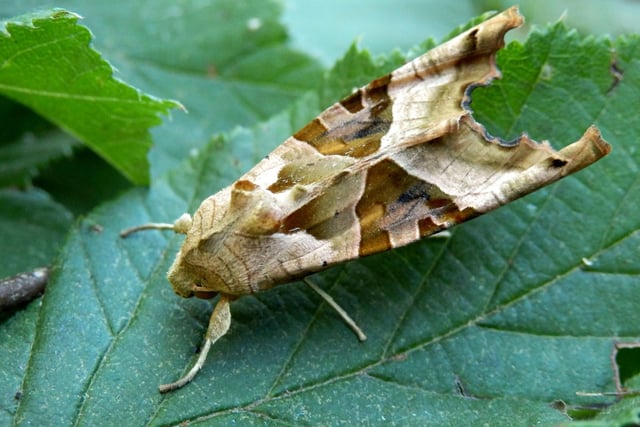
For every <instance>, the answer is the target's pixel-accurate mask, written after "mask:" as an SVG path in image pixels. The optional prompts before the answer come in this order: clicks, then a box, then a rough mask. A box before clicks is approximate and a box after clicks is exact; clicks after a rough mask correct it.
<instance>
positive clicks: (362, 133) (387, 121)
mask: <svg viewBox="0 0 640 427" xmlns="http://www.w3.org/2000/svg"><path fill="white" fill-rule="evenodd" d="M390 80H391V75H387V76H385V77H382V78H380V79H377V80H374V81H372V82H371V83H369V85H367V86H366V87H364V88H362V89H359V90H357V91H356V92H354V93H353V94H352V95H350V96H348V97H346V98H345V99H343V100H342V101H340V102H339V103H337V104H334V105H333V106H332V107H330V108H329V109H328V110H327V111H325V112H324V113H323V114H321V115H320V116H319V117H318V118H316V119H315V120H313V121H311V123H309V124H308V125H306V126H305V127H304V128H302V129H301V130H299V131H298V132H297V133H296V134H295V135H294V138H296V139H297V140H299V141H304V142H307V143H308V144H310V145H312V146H313V147H314V148H315V149H316V150H318V151H319V152H320V153H322V154H324V155H342V156H349V157H365V156H368V155H371V154H373V153H375V152H377V151H378V149H379V148H380V140H381V139H382V137H383V136H384V135H386V133H387V132H388V131H389V127H390V126H391V121H392V119H393V117H392V111H391V106H392V101H391V98H389V95H388V93H387V88H388V85H389V82H390Z"/></svg>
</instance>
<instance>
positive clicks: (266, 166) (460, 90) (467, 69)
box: [122, 7, 611, 392]
mask: <svg viewBox="0 0 640 427" xmlns="http://www.w3.org/2000/svg"><path fill="white" fill-rule="evenodd" d="M522 22H523V18H522V16H520V14H519V13H518V10H517V8H515V7H513V8H511V9H508V10H506V11H504V12H502V13H500V14H498V15H496V16H494V17H493V18H491V19H489V20H487V21H485V22H483V23H482V24H480V25H478V26H476V27H474V28H471V29H469V30H468V31H466V32H464V33H462V34H460V35H459V36H457V37H455V38H453V39H451V40H450V41H448V42H446V43H444V44H442V45H440V46H437V47H435V48H434V49H432V50H430V51H429V52H427V53H425V54H424V55H422V56H420V57H418V58H416V59H414V60H413V61H411V62H408V63H406V64H405V65H403V66H402V67H400V68H398V69H397V70H395V71H393V72H392V73H390V74H388V75H386V76H384V77H381V78H379V79H377V80H374V81H372V82H371V83H369V84H368V85H367V86H364V87H362V88H360V89H358V90H356V91H354V92H353V93H352V94H351V95H350V96H348V97H347V98H345V99H343V100H342V101H340V102H338V103H336V104H334V105H332V106H331V107H329V108H328V109H326V110H325V111H324V112H323V113H321V114H320V115H319V116H318V117H316V118H315V119H313V120H312V121H311V122H310V123H309V124H307V125H306V126H305V127H303V128H302V129H301V130H300V131H298V132H297V133H296V134H294V135H293V136H291V137H290V138H288V139H287V140H286V141H285V142H284V143H283V144H282V145H280V146H279V147H277V148H276V149H275V150H274V151H273V152H272V153H271V154H269V155H268V156H267V157H266V158H265V159H264V160H262V161H261V162H260V163H258V164H257V165H255V166H254V167H253V168H252V169H251V170H250V171H249V172H247V173H246V174H245V175H244V176H242V177H241V178H240V179H238V180H237V181H236V182H235V183H233V184H232V185H230V186H229V187H227V188H225V189H223V190H221V191H220V192H218V193H216V194H214V195H212V196H210V197H208V198H207V199H205V200H204V201H203V202H202V204H201V205H200V207H199V208H198V210H197V211H196V213H195V214H194V216H193V218H192V217H191V216H190V215H188V214H184V215H183V216H182V217H181V218H179V219H178V220H177V221H176V222H175V223H173V224H146V225H143V226H139V227H134V228H132V229H129V230H125V231H123V233H122V235H123V236H125V235H128V234H130V233H132V232H134V231H137V230H141V229H158V228H168V229H172V230H174V231H175V232H177V233H182V234H186V238H185V241H184V243H183V245H182V248H181V249H180V252H179V253H178V254H177V256H176V259H175V261H174V263H173V265H172V266H171V268H170V270H169V273H168V279H169V281H170V282H171V284H172V286H173V289H174V290H175V292H176V293H177V294H178V295H180V296H182V297H191V296H197V297H201V298H211V297H213V296H215V295H217V294H219V295H220V297H219V299H218V301H217V303H216V305H215V308H214V310H213V314H212V315H211V320H210V322H209V327H208V330H207V332H206V336H205V342H204V346H203V348H202V350H201V352H200V354H199V357H198V359H197V361H196V362H195V364H194V366H193V367H192V368H191V370H189V372H188V373H186V374H185V375H184V376H183V377H182V378H181V379H179V380H178V381H176V382H173V383H170V384H166V385H162V386H160V391H161V392H167V391H170V390H174V389H177V388H180V387H182V386H184V385H185V384H187V383H188V382H189V381H191V380H192V379H193V378H194V377H195V375H196V374H197V372H198V371H199V369H200V368H201V367H202V366H203V364H204V362H205V359H206V357H207V353H208V351H209V349H210V347H211V345H212V344H213V343H214V342H215V341H216V340H217V339H218V338H220V337H221V336H222V335H224V334H225V333H226V332H227V331H228V329H229V325H230V322H231V313H230V311H229V304H230V302H231V301H233V300H235V299H237V298H238V297H240V296H243V295H250V294H253V293H255V292H260V291H263V290H265V289H269V288H271V287H273V286H276V285H278V284H282V283H286V282H291V281H294V280H297V279H301V278H304V277H305V276H308V275H309V274H311V273H314V272H317V271H319V270H322V269H325V268H328V267H331V266H333V265H335V264H338V263H342V262H345V261H348V260H352V259H355V258H359V257H362V256H365V255H370V254H374V253H377V252H381V251H386V250H389V249H392V248H396V247H399V246H403V245H406V244H408V243H411V242H415V241H416V240H419V239H421V238H423V237H425V236H429V235H431V234H433V233H436V232H439V231H441V230H444V229H447V228H449V227H451V226H453V225H455V224H458V223H461V222H463V221H466V220H468V219H471V218H473V217H476V216H478V215H481V214H483V213H485V212H488V211H491V210H493V209H495V208H497V207H499V206H502V205H504V204H506V203H509V202H510V201H512V200H515V199H517V198H519V197H521V196H524V195H525V194H528V193H530V192H532V191H535V190H537V189H539V188H541V187H544V186H545V185H547V184H550V183H552V182H554V181H556V180H558V179H560V178H562V177H564V176H566V175H570V174H572V173H574V172H576V171H578V170H580V169H582V168H584V167H586V166H588V165H590V164H591V163H593V162H595V161H596V160H598V159H600V158H602V157H603V156H605V155H606V154H607V153H609V151H610V150H611V147H610V146H609V144H607V143H606V142H605V141H604V140H603V139H602V137H601V135H600V132H599V131H598V129H597V128H595V127H593V126H592V127H590V128H588V129H587V131H586V132H585V133H584V135H583V136H582V138H580V139H579V140H578V141H577V142H574V143H573V144H571V145H569V146H567V147H565V148H564V149H562V150H560V151H558V152H556V151H554V150H553V149H552V148H551V147H550V146H549V145H548V144H547V143H546V142H545V143H540V144H539V143H536V142H535V141H533V140H531V139H529V138H528V137H527V136H526V135H522V136H521V137H520V138H518V139H517V140H515V141H512V142H505V141H502V140H500V139H498V138H493V137H491V136H489V135H488V134H487V132H486V130H485V129H484V127H483V126H482V125H480V124H479V123H477V122H476V121H475V120H474V118H473V117H472V112H471V110H470V109H469V108H468V105H469V103H470V95H471V91H472V90H473V89H474V88H475V87H477V86H480V85H487V84H489V83H490V81H491V80H492V79H494V78H498V77H499V76H500V73H499V71H498V69H497V67H496V65H495V55H496V52H497V50H498V49H500V48H501V47H502V46H503V45H504V40H503V38H504V34H505V33H506V32H507V31H508V30H510V29H512V28H515V27H518V26H520V25H521V24H522ZM306 283H308V284H309V285H310V286H311V287H312V288H313V289H314V290H315V291H317V292H319V293H320V295H321V296H322V297H323V298H324V299H325V300H326V301H327V302H328V303H329V304H331V306H332V307H334V308H336V310H338V312H339V314H340V315H341V316H342V318H343V319H345V321H347V323H348V324H349V326H350V327H351V328H352V329H353V330H354V331H355V332H356V333H357V334H358V337H359V338H360V339H365V336H364V334H363V333H362V331H361V330H360V329H359V328H358V326H357V325H356V324H355V322H353V321H352V320H351V319H350V318H349V316H348V315H347V314H346V313H345V312H344V311H343V310H342V309H340V307H339V306H338V305H337V304H336V303H335V301H333V300H332V299H331V297H329V296H328V295H327V294H325V293H324V292H323V291H322V290H321V289H319V288H318V287H316V286H315V285H313V284H312V283H311V282H308V281H306Z"/></svg>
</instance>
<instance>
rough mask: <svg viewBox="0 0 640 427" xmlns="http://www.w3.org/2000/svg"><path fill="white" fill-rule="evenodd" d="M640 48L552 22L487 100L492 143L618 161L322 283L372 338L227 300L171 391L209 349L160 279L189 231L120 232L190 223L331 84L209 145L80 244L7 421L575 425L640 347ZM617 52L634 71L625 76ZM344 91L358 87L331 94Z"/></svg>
mask: <svg viewBox="0 0 640 427" xmlns="http://www.w3.org/2000/svg"><path fill="white" fill-rule="evenodd" d="M639 45H640V40H638V38H636V37H629V38H623V39H618V40H616V42H615V43H613V46H611V43H609V42H607V41H605V40H594V39H587V40H584V39H582V38H580V37H578V36H577V35H575V34H574V33H571V32H568V31H567V30H566V29H565V28H564V27H562V26H554V27H552V28H550V29H549V30H547V31H544V32H540V33H536V34H535V35H533V36H532V37H531V39H530V41H529V42H527V43H526V44H525V45H524V46H521V45H518V44H513V45H510V46H509V47H508V48H507V49H506V50H505V52H504V53H503V54H501V55H500V57H499V60H500V66H501V68H502V70H503V73H504V80H503V81H501V82H495V83H494V85H493V86H492V87H491V88H487V89H476V90H475V91H474V94H473V95H474V103H473V107H474V109H475V110H476V111H477V115H478V117H481V118H482V120H484V122H486V123H487V124H488V126H489V129H490V131H491V132H492V133H494V134H496V135H501V136H505V137H511V136H513V135H515V134H517V133H519V132H520V131H521V130H527V131H529V132H531V134H532V136H534V137H536V138H542V137H546V138H549V139H550V140H552V142H553V144H554V145H555V146H556V148H559V147H560V146H563V145H566V144H567V143H569V142H572V141H573V140H575V139H577V137H578V136H579V135H580V134H581V133H582V132H583V131H584V129H585V128H586V126H587V125H589V124H590V123H592V122H595V123H596V124H597V125H598V126H600V127H601V129H602V130H603V133H604V135H605V137H606V138H607V139H608V140H609V142H610V143H611V144H612V145H613V152H612V154H611V155H609V156H608V157H607V158H605V159H604V160H602V161H600V162H598V163H597V164H596V165H594V166H592V167H590V168H588V169H586V170H584V171H582V172H580V173H579V174H576V175H575V176H572V177H570V178H567V179H565V180H563V181H562V182H560V183H558V184H555V185H553V186H552V187H550V188H547V189H545V190H542V191H539V192H537V193H534V194H532V195H530V196H528V197H526V198H524V199H522V200H520V201H517V202H515V203H512V204H510V205H508V206H506V207H504V208H501V209H500V210H498V211H497V212H494V213H492V214H490V215H486V216H484V217H481V218H479V219H477V220H474V221H472V222H470V223H467V224H464V225H461V226H459V227H457V228H456V229H455V230H454V231H453V234H452V236H451V237H450V238H447V239H428V240H425V241H422V242H420V243H417V244H414V245H411V246H409V247H405V248H401V249H399V250H394V251H391V252H388V253H385V254H380V255H376V256H372V257H369V258H365V259H362V260H359V261H355V262H351V263H348V264H345V265H343V266H340V267H337V268H334V269H331V270H329V271H327V272H324V273H322V274H318V275H315V276H314V277H313V280H314V281H315V282H316V283H318V284H319V285H320V286H321V287H323V288H324V289H325V290H327V291H328V292H329V293H330V294H331V295H332V296H333V297H334V298H335V299H336V300H337V301H338V302H339V303H340V304H341V305H342V306H343V307H344V308H345V309H346V310H347V311H348V312H349V313H350V314H351V315H352V317H354V318H355V319H356V320H357V321H358V323H359V324H360V325H361V326H362V327H363V328H364V329H365V331H366V332H367V335H368V337H369V339H368V340H367V341H366V342H364V343H360V342H358V341H357V340H356V339H355V338H354V337H353V335H352V333H351V331H350V330H348V329H347V328H346V327H345V326H344V325H343V324H342V323H341V321H340V319H339V318H338V317H337V316H336V315H335V313H334V312H332V311H331V309H329V308H328V307H326V306H325V305H324V304H323V303H322V302H321V301H320V299H319V298H318V297H317V296H316V295H315V294H313V293H312V292H311V291H310V290H308V289H307V288H306V287H303V286H302V285H301V284H299V283H293V284H289V285H284V286H280V287H277V288H275V289H273V290H271V291H268V292H264V293H261V294H258V295H256V296H251V297H245V298H242V299H240V300H238V301H237V302H234V303H233V305H232V315H233V322H232V325H231V330H230V332H229V334H228V335H226V336H225V337H223V338H222V339H221V340H220V341H219V342H218V343H217V344H216V345H215V346H214V348H213V349H212V351H211V353H210V355H209V359H208V361H207V363H206V364H205V367H204V369H203V370H202V372H201V373H200V374H199V375H198V376H197V377H196V379H195V380H194V382H193V383H192V384H190V385H188V386H187V387H185V388H183V389H181V390H179V391H177V392H174V393H171V394H168V395H160V394H159V393H158V392H157V385H158V384H160V383H163V382H167V381H172V380H174V379H176V378H177V377H178V376H179V375H181V373H183V372H184V369H185V368H186V367H187V366H189V365H190V363H192V362H193V360H194V358H195V357H196V355H195V354H194V353H195V351H196V349H197V348H198V346H199V345H200V344H201V342H202V336H203V333H204V330H205V329H206V325H207V323H208V317H209V315H210V312H211V306H210V304H209V303H208V302H207V301H202V300H183V299H180V298H178V297H177V296H175V295H174V294H173V292H172V290H171V288H170V286H169V285H168V283H167V281H166V279H165V277H164V275H165V272H166V270H167V269H168V267H169V265H170V264H171V262H172V261H173V257H174V256H175V253H176V251H177V249H178V248H179V245H180V242H181V240H182V237H178V236H173V235H171V234H170V233H161V232H149V233H143V234H139V235H134V236H132V237H130V238H129V239H126V240H122V239H120V238H119V237H118V232H119V231H120V230H122V229H124V228H126V227H128V226H131V225H135V224H139V223H144V222H148V221H151V220H153V221H170V220H172V219H173V218H175V217H177V216H178V215H180V214H181V213H182V212H184V211H193V210H194V209H195V208H196V207H197V205H198V204H199V202H200V200H201V199H202V198H204V197H206V196H207V195H209V194H211V193H213V192H215V191H216V190H217V189H220V188H222V187H224V186H225V185H228V184H229V183H231V182H233V180H235V179H236V178H237V177H238V176H239V175H240V174H241V173H242V172H244V171H245V170H247V169H248V168H249V167H251V166H252V165H253V164H254V163H255V162H256V161H257V160H259V159H260V158H262V157H263V156H264V155H265V154H266V153H268V151H269V150H270V149H272V148H273V147H275V146H276V145H277V144H278V143H279V142H280V141H281V140H283V139H284V138H285V137H286V136H288V135H289V134H290V133H291V132H292V131H294V130H295V129H296V128H298V127H299V126H300V125H302V124H303V123H304V122H305V121H306V120H308V119H309V118H310V117H312V116H313V115H314V114H317V113H318V112H319V111H320V108H321V106H322V107H324V106H325V105H323V102H324V100H325V97H326V96H328V95H327V94H326V93H325V92H326V91H328V89H325V92H323V94H321V95H314V94H309V95H307V96H306V97H304V98H303V99H301V100H300V101H299V102H298V103H297V104H296V105H295V106H294V107H293V108H292V110H291V111H290V112H289V113H286V114H281V115H279V116H277V117H274V118H272V119H270V120H268V121H266V122H264V123H262V124H260V125H257V126H255V127H254V128H252V129H251V130H247V129H237V130H235V131H233V132H230V133H229V134H228V135H226V136H224V137H220V138H216V139H214V140H213V141H211V142H210V143H209V144H208V145H207V146H202V147H203V148H202V149H200V151H199V153H198V154H197V155H195V156H193V157H192V158H190V159H188V160H186V161H184V162H183V163H181V164H180V165H179V166H178V167H176V168H174V169H173V170H171V171H170V172H168V173H167V174H166V175H163V176H161V177H159V178H158V179H157V180H156V181H154V182H153V184H152V186H151V188H150V189H149V190H142V189H135V190H131V191H129V192H127V193H125V194H124V195H122V196H121V197H120V198H118V199H116V200H114V201H112V202H109V203H105V204H103V205H102V206H100V207H99V208H98V209H96V210H95V211H94V212H92V213H91V214H90V215H89V216H88V217H87V218H85V219H84V220H83V221H82V222H80V223H79V224H78V226H77V227H75V228H74V229H73V231H72V233H71V235H70V236H69V237H68V240H67V243H66V245H65V248H64V255H63V257H62V260H61V263H60V268H59V269H58V270H57V271H56V272H55V273H54V277H53V278H52V281H51V284H50V287H49V289H48V291H47V294H46V295H45V298H44V302H43V306H42V311H41V313H40V317H39V319H38V328H37V334H36V338H35V341H34V344H33V348H32V349H31V351H30V353H29V356H28V359H25V358H24V356H21V355H18V356H16V357H14V358H12V359H10V360H13V361H15V362H16V363H21V361H24V366H23V367H24V369H22V370H21V369H18V368H15V365H13V367H12V365H9V366H8V367H7V371H10V372H15V374H14V377H13V380H12V381H11V382H8V383H4V382H0V390H1V391H2V393H1V395H2V396H3V399H4V401H3V402H2V408H4V409H5V411H4V412H3V417H4V418H3V420H5V421H6V422H7V423H13V424H34V425H41V424H56V425H70V424H75V425H96V424H99V425H175V424H179V423H182V422H190V423H191V424H196V425H227V424H229V423H231V422H235V423H238V424H239V423H242V424H277V425H299V424H310V425H316V424H324V425H334V424H349V425H351V424H354V423H355V424H357V423H360V424H375V425H390V424H396V425H433V424H450V425H479V424H480V425H481V424H487V425H533V424H551V423H559V422H563V421H568V420H569V418H568V416H567V415H566V414H565V413H564V412H562V411H560V410H558V409H555V407H556V406H554V405H552V402H554V401H558V400H562V401H564V402H565V403H566V404H567V405H569V407H574V406H580V405H598V404H602V403H612V402H613V400H612V399H611V398H607V397H584V396H578V395H576V392H578V391H588V392H599V391H600V392H604V391H612V390H614V388H615V384H614V381H613V372H612V370H611V364H610V359H609V356H610V354H611V350H612V348H613V345H614V343H615V342H616V341H638V340H640V310H637V303H636V298H635V296H636V295H638V291H640V279H639V278H638V273H639V271H638V266H639V265H640V263H639V262H638V261H640V260H639V259H638V252H637V247H638V246H639V244H640V242H639V241H638V235H639V233H638V228H639V227H638V226H639V222H640V217H638V216H637V215H633V214H629V213H633V212H637V211H638V209H639V208H640V206H638V203H640V202H639V201H640V185H639V184H638V183H639V182H640V180H639V179H638V177H639V171H638V165H639V164H640V153H639V152H638V150H637V140H638V137H639V136H640V122H639V119H638V117H636V116H637V115H636V114H635V112H634V110H633V109H631V108H629V105H634V104H633V102H634V100H635V101H637V99H638V98H639V97H640V64H639V63H638V62H639V61H638V60H637V59H636V58H637V56H638V55H637V52H638V46H639ZM611 47H613V48H615V50H616V55H615V58H616V61H617V67H618V68H619V69H620V70H623V73H624V74H623V75H624V78H623V79H622V80H620V81H619V82H617V84H616V85H614V84H613V83H614V78H613V76H612V75H611V74H610V62H611V58H612V54H611V52H610V50H609V49H610V48H611ZM541 50H544V51H543V52H540V51H541ZM584 58H587V60H586V61H589V62H584V61H585V59H584ZM565 61H568V64H569V65H568V66H564V65H563V64H565ZM393 62H394V60H393V59H392V60H389V62H388V63H389V64H390V63H393ZM387 65H388V64H387ZM387 65H383V66H382V68H385V67H386V66H387ZM340 66H344V67H348V68H349V69H350V72H349V73H348V74H349V75H350V76H356V75H358V71H357V70H359V71H361V73H362V75H363V76H367V78H368V76H369V72H370V70H371V69H372V62H371V59H370V58H369V57H368V56H367V55H366V54H361V53H359V52H357V51H355V50H352V51H350V52H349V53H348V55H347V57H346V58H345V59H344V60H343V61H341V65H340ZM345 72H346V71H345ZM382 72H383V71H382V70H381V73H382ZM567 73H568V74H567ZM343 74H344V73H343V72H340V73H333V74H332V76H333V77H329V79H332V78H336V77H339V75H343ZM367 78H365V80H364V81H361V82H358V84H364V83H366V82H367ZM350 84H352V81H351V77H350V78H349V79H348V80H347V81H346V83H345V81H342V82H341V81H337V80H329V81H327V82H325V84H324V85H323V87H325V88H329V87H332V86H342V85H344V87H345V88H348V87H349V85H350ZM523 88H524V89H523ZM346 92H347V93H348V90H347V91H346ZM327 93H328V92H327ZM319 99H322V101H318V100H319ZM561 101H562V102H561ZM569 118H572V119H569ZM229 127H230V126H229ZM168 164H169V163H167V164H166V165H165V166H167V165H168ZM21 348H22V349H24V346H23V347H21ZM1 351H2V354H0V356H3V357H4V356H5V354H7V352H8V350H7V346H4V345H3V346H2V348H1ZM23 353H24V351H23ZM23 353H22V354H23ZM0 359H2V360H5V359H3V358H2V357H0ZM52 361H54V362H52ZM22 372H26V373H25V374H24V376H23V377H22V378H19V377H18V376H19V375H20V374H21V373H22ZM16 378H17V379H18V380H21V383H19V382H17V380H16ZM630 385H631V384H630ZM16 391H20V392H21V393H22V395H21V397H20V399H19V400H16V399H15V398H14V396H15V393H16ZM616 406H617V405H614V406H613V407H612V408H615V407H616ZM43 408H46V409H43ZM627 419H628V418H627Z"/></svg>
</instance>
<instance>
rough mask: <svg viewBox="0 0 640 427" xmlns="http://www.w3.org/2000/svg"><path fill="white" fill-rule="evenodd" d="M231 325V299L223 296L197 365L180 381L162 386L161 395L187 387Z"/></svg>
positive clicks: (211, 322)
mask: <svg viewBox="0 0 640 427" xmlns="http://www.w3.org/2000/svg"><path fill="white" fill-rule="evenodd" d="M229 325H231V311H230V310H229V298H228V297H227V296H226V295H224V294H221V295H220V300H218V303H217V304H216V308H214V309H213V313H211V319H210V320H209V327H208V328H207V334H206V336H205V341H204V346H202V349H201V350H200V354H199V355H198V359H197V360H196V363H194V364H193V366H192V367H191V369H189V372H187V374H186V375H185V376H183V377H182V378H180V379H179V380H178V381H174V382H172V383H169V384H162V385H160V387H158V389H159V390H160V393H167V392H169V391H173V390H177V389H179V388H181V387H184V386H185V385H187V384H189V383H190V382H191V380H193V378H194V377H195V376H196V374H197V373H198V372H199V371H200V369H202V366H203V365H204V362H205V360H207V354H208V353H209V349H210V348H211V345H212V344H213V343H215V342H216V341H217V340H218V338H220V337H221V336H223V335H224V334H226V333H227V331H228V330H229Z"/></svg>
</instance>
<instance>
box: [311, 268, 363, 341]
mask: <svg viewBox="0 0 640 427" xmlns="http://www.w3.org/2000/svg"><path fill="white" fill-rule="evenodd" d="M302 280H303V281H304V283H306V284H307V285H309V287H310V288H311V289H313V290H314V291H315V292H316V293H317V294H318V295H320V296H321V297H322V299H323V300H325V301H326V302H327V304H329V305H330V306H331V307H332V308H333V309H334V310H335V311H337V312H338V314H339V315H340V317H342V320H344V322H345V323H346V324H347V326H349V327H350V328H351V330H352V331H353V332H354V333H355V334H356V336H357V337H358V339H359V340H360V341H364V340H366V339H367V336H366V335H365V334H364V332H362V329H360V327H359V326H358V325H357V324H356V322H355V321H354V320H353V319H352V318H351V317H350V316H349V315H348V314H347V312H346V311H345V310H344V309H343V308H342V307H340V306H339V305H338V303H337V302H335V300H334V299H333V298H331V295H329V294H328V293H326V292H325V291H323V290H322V289H320V288H319V287H318V286H317V285H316V284H315V283H313V282H312V281H310V280H309V279H307V278H306V277H305V278H304V279H302Z"/></svg>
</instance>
